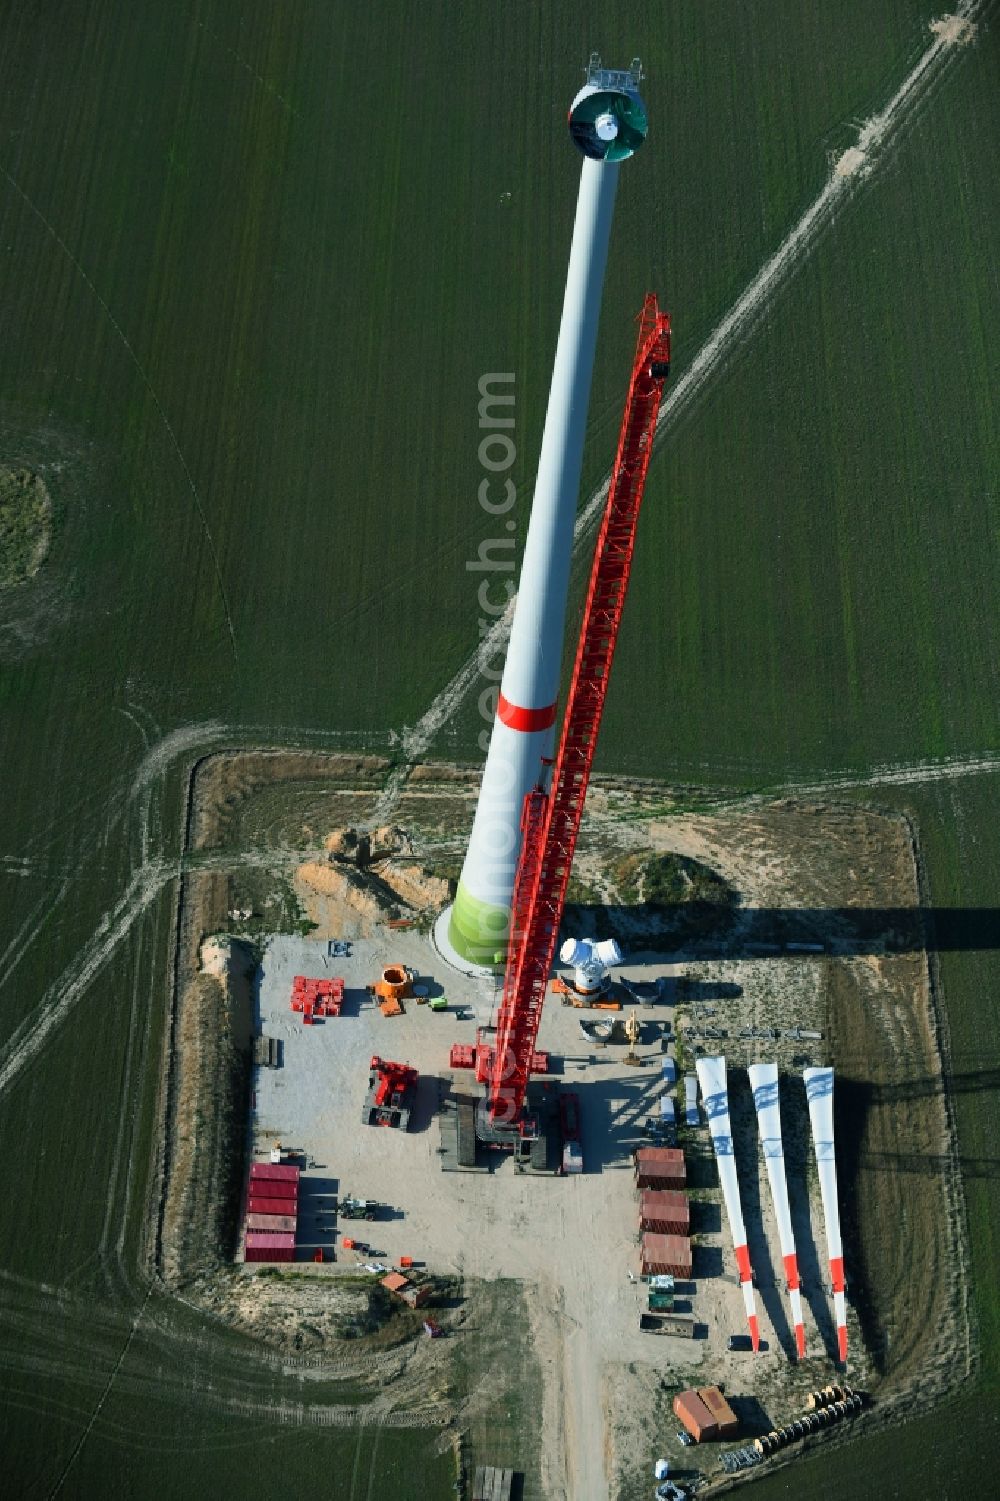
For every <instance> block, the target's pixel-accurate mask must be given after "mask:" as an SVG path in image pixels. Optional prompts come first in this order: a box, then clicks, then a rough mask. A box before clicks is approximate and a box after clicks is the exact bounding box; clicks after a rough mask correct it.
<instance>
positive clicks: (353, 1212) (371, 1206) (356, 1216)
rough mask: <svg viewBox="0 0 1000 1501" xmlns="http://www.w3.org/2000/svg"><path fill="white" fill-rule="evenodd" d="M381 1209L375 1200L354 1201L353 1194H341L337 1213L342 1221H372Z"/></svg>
mask: <svg viewBox="0 0 1000 1501" xmlns="http://www.w3.org/2000/svg"><path fill="white" fill-rule="evenodd" d="M381 1208H382V1205H381V1204H380V1203H379V1202H378V1200H377V1199H356V1198H355V1197H354V1196H353V1194H343V1195H342V1197H341V1199H340V1203H339V1205H338V1208H337V1213H338V1215H339V1217H340V1218H341V1219H343V1220H374V1219H377V1218H378V1212H379V1210H380V1209H381Z"/></svg>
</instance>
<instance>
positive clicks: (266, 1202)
mask: <svg viewBox="0 0 1000 1501" xmlns="http://www.w3.org/2000/svg"><path fill="white" fill-rule="evenodd" d="M246 1213H248V1214H291V1216H297V1214H299V1201H297V1199H260V1198H258V1196H257V1195H255V1193H251V1196H249V1198H248V1201H246Z"/></svg>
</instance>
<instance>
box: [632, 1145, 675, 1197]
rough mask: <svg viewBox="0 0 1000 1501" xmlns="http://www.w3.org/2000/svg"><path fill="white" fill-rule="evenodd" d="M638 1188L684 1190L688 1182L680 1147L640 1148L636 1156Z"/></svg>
mask: <svg viewBox="0 0 1000 1501" xmlns="http://www.w3.org/2000/svg"><path fill="white" fill-rule="evenodd" d="M635 1181H636V1187H637V1188H652V1189H662V1188H683V1187H684V1185H685V1183H686V1182H687V1169H686V1167H685V1165H684V1153H683V1152H682V1151H681V1149H680V1147H640V1149H639V1151H638V1152H636V1154H635Z"/></svg>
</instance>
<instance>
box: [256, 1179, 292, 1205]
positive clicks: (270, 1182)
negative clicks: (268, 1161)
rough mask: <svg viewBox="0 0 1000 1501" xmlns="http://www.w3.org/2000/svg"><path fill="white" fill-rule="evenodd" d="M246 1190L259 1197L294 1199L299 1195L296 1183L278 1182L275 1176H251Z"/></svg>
mask: <svg viewBox="0 0 1000 1501" xmlns="http://www.w3.org/2000/svg"><path fill="white" fill-rule="evenodd" d="M247 1192H248V1193H249V1194H251V1195H253V1196H255V1197H257V1198H261V1199H289V1200H295V1199H297V1198H298V1196H299V1185H298V1184H297V1183H279V1182H278V1181H277V1179H275V1178H251V1179H250V1182H249V1184H248V1185H247Z"/></svg>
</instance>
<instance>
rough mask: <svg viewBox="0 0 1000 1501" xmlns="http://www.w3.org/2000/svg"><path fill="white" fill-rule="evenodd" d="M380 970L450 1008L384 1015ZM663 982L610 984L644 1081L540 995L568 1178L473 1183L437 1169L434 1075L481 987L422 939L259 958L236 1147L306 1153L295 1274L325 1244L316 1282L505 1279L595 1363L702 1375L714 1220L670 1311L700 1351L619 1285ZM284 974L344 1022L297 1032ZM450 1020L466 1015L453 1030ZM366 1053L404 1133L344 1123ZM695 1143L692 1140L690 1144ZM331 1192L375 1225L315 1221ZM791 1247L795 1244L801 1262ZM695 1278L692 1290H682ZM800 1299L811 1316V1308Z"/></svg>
mask: <svg viewBox="0 0 1000 1501" xmlns="http://www.w3.org/2000/svg"><path fill="white" fill-rule="evenodd" d="M393 962H395V963H404V964H408V965H410V966H411V967H412V968H413V969H414V970H415V971H416V972H417V975H418V977H419V978H418V981H417V983H420V982H421V980H422V981H423V983H424V984H427V985H428V986H429V989H430V992H431V994H432V995H434V994H440V993H441V992H442V990H443V992H444V993H445V994H446V995H447V997H448V999H449V1002H450V1009H449V1010H448V1011H447V1012H443V1013H435V1012H432V1011H431V1010H430V1009H429V1007H427V1006H423V1005H421V1006H418V1005H417V1004H416V1003H415V1002H414V1001H413V1000H408V1001H407V1002H406V1014H405V1015H404V1016H399V1017H393V1018H385V1017H383V1016H382V1015H381V1013H380V1012H379V1011H378V1009H377V1007H376V1006H375V1004H374V1002H373V1000H372V999H371V997H370V996H369V995H368V994H367V992H366V989H365V987H366V985H367V984H369V983H372V982H373V981H375V980H377V979H378V978H379V976H380V974H381V970H382V967H383V966H384V965H386V964H388V963H393ZM435 965H436V966H437V967H436V968H435ZM677 972H678V966H676V965H671V964H669V963H667V962H664V961H663V960H658V959H653V960H652V961H651V962H650V963H648V964H643V963H641V962H634V963H630V964H627V965H626V966H624V967H623V969H622V970H621V973H622V974H623V975H624V976H626V977H627V978H630V979H633V980H636V981H639V982H644V994H645V995H646V996H648V1000H647V1004H645V1005H642V1006H639V1007H637V1010H638V1014H639V1018H640V1021H641V1022H642V1025H643V1034H642V1038H641V1040H640V1044H639V1048H638V1052H639V1053H640V1055H641V1056H644V1057H646V1058H647V1059H648V1062H647V1063H646V1065H645V1066H644V1067H639V1068H637V1067H633V1066H628V1065H626V1064H625V1063H624V1062H623V1059H624V1056H625V1051H626V1049H625V1047H624V1046H614V1045H612V1046H611V1047H609V1048H607V1049H606V1050H601V1049H595V1047H594V1045H593V1044H592V1043H590V1042H588V1041H587V1040H586V1039H585V1038H584V1037H583V1035H582V1033H581V1029H580V1025H579V1023H580V1020H581V1018H589V1019H591V1020H593V1019H594V1018H595V1017H597V1016H600V1015H601V1014H602V1013H598V1012H587V1011H578V1010H576V1009H573V1008H570V1007H565V1006H562V1005H560V1004H559V1003H558V1001H557V1000H556V999H555V998H554V997H550V999H549V1001H548V1003H547V1005H546V1009H545V1013H544V1015H543V1018H542V1024H541V1031H540V1036H539V1045H540V1047H542V1048H544V1049H547V1050H549V1051H550V1053H551V1054H552V1056H553V1071H554V1072H555V1073H556V1074H558V1075H559V1076H560V1080H561V1082H562V1083H563V1085H564V1086H566V1087H570V1088H578V1089H579V1090H580V1092H581V1102H582V1113H583V1140H584V1165H585V1171H584V1173H583V1174H582V1175H581V1176H579V1177H575V1178H557V1177H555V1176H552V1177H549V1176H536V1175H532V1174H529V1173H518V1172H516V1171H515V1169H514V1165H513V1163H512V1161H511V1160H510V1158H509V1157H507V1156H506V1155H504V1154H497V1155H496V1164H495V1168H494V1170H493V1171H492V1172H490V1173H480V1174H469V1173H461V1172H459V1173H447V1174H446V1173H442V1171H441V1166H440V1158H439V1155H438V1148H439V1145H440V1137H439V1131H438V1128H437V1123H436V1121H435V1118H434V1116H435V1110H436V1106H437V1101H438V1076H439V1075H440V1074H442V1073H444V1072H446V1071H447V1069H448V1052H449V1048H450V1046H451V1044H452V1043H453V1042H456V1041H464V1042H470V1043H471V1042H474V1040H475V1031H476V1025H477V1020H478V1021H479V1022H486V1021H488V1020H489V1018H490V1014H491V1010H492V1007H493V1004H494V1001H495V991H494V988H493V986H492V985H491V984H489V983H488V982H483V981H477V980H475V979H472V978H469V977H466V976H462V975H459V974H457V973H455V972H454V971H451V970H449V969H447V968H446V966H445V965H444V964H443V962H442V961H441V960H440V959H436V957H435V955H434V953H433V950H432V949H431V947H430V944H429V942H428V940H426V939H425V938H423V937H422V936H420V935H419V934H415V933H403V934H398V935H392V936H391V939H390V938H386V939H382V938H380V939H374V940H370V941H369V940H358V941H356V942H354V943H352V945H351V955H350V958H347V959H343V958H339V959H330V958H328V957H327V944H326V942H325V941H322V942H320V941H316V940H310V939H302V938H296V937H285V936H282V937H276V938H273V939H272V940H271V941H270V942H269V944H268V946H267V949H266V951H265V956H264V961H263V967H262V974H261V978H260V986H259V1010H260V1022H261V1026H262V1030H263V1031H264V1032H265V1034H267V1035H268V1036H273V1037H276V1038H278V1039H279V1040H280V1042H281V1044H282V1066H280V1067H278V1068H273V1069H272V1068H266V1067H260V1068H257V1069H255V1078H254V1097H253V1098H254V1108H253V1139H254V1149H255V1153H256V1155H257V1156H264V1155H266V1153H267V1152H268V1150H269V1149H270V1147H271V1145H272V1143H273V1142H274V1140H275V1139H280V1140H281V1142H282V1144H283V1145H284V1146H285V1147H286V1148H295V1149H298V1150H300V1151H301V1152H303V1153H305V1154H307V1158H308V1160H309V1162H310V1164H311V1165H310V1166H308V1167H307V1168H306V1169H305V1171H304V1173H303V1182H302V1188H301V1191H300V1229H299V1251H298V1256H299V1259H300V1260H304V1259H309V1258H310V1257H311V1254H312V1249H313V1248H314V1247H315V1246H317V1245H322V1246H324V1247H325V1248H326V1249H327V1251H328V1252H329V1251H330V1250H331V1249H332V1248H334V1247H336V1255H337V1263H336V1266H333V1267H330V1269H329V1271H330V1274H331V1275H336V1273H337V1271H338V1270H339V1269H343V1268H347V1267H350V1268H352V1269H353V1268H354V1266H355V1265H356V1262H357V1261H358V1260H362V1261H363V1260H366V1259H370V1258H375V1257H377V1259H379V1260H382V1261H384V1262H386V1263H387V1264H391V1263H393V1262H395V1261H397V1260H398V1258H399V1257H400V1256H401V1255H408V1256H412V1257H414V1258H415V1260H416V1262H417V1263H418V1265H424V1266H426V1268H427V1270H428V1271H430V1272H434V1271H438V1272H442V1273H444V1272H455V1271H458V1272H461V1273H462V1274H464V1275H468V1276H473V1277H481V1278H494V1277H516V1278H521V1279H524V1280H526V1281H528V1282H532V1283H535V1284H537V1285H540V1286H542V1287H544V1288H545V1289H547V1290H548V1292H549V1293H550V1294H551V1295H554V1296H555V1297H556V1298H557V1299H559V1301H560V1302H561V1305H562V1306H563V1307H564V1309H565V1310H566V1311H567V1312H570V1313H572V1311H573V1310H574V1309H576V1310H581V1311H582V1310H586V1311H587V1312H586V1316H585V1322H586V1323H587V1324H588V1325H589V1326H590V1327H589V1330H588V1333H589V1335H590V1338H591V1339H593V1341H594V1343H595V1344H596V1345H597V1346H598V1348H600V1349H601V1350H602V1352H603V1353H604V1354H605V1356H606V1357H607V1358H613V1359H616V1360H622V1359H639V1360H642V1361H644V1362H649V1363H651V1364H653V1365H656V1366H660V1365H663V1364H666V1363H670V1362H676V1363H684V1364H685V1365H687V1364H691V1363H697V1362H700V1361H701V1360H703V1359H704V1358H705V1357H706V1356H708V1357H709V1358H711V1359H715V1360H717V1359H718V1357H719V1356H720V1355H721V1354H722V1352H723V1351H724V1350H725V1344H726V1339H727V1336H728V1335H729V1334H730V1333H738V1332H741V1331H743V1330H744V1329H745V1321H744V1313H743V1305H742V1299H741V1296H740V1291H739V1287H738V1285H737V1283H736V1281H735V1278H734V1277H733V1276H732V1275H731V1272H732V1248H731V1244H730V1242H729V1237H728V1231H727V1230H726V1229H725V1227H724V1223H723V1222H722V1221H720V1220H719V1219H717V1220H716V1225H717V1226H718V1233H715V1234H711V1235H709V1236H706V1237H703V1239H704V1240H705V1242H706V1244H705V1246H704V1248H703V1249H702V1250H701V1251H700V1252H699V1251H696V1263H695V1276H696V1279H698V1280H696V1281H695V1282H693V1283H690V1284H687V1285H686V1286H685V1288H684V1296H683V1297H682V1298H681V1299H680V1300H679V1304H678V1307H679V1311H683V1312H689V1313H691V1314H693V1316H694V1318H695V1320H696V1322H698V1323H700V1324H701V1326H702V1328H703V1330H704V1337H703V1338H696V1339H695V1340H693V1341H692V1340H682V1339H674V1338H670V1337H657V1338H653V1337H651V1336H649V1335H644V1334H641V1333H639V1329H638V1319H639V1312H640V1308H641V1307H642V1306H644V1302H645V1289H644V1288H643V1287H642V1285H641V1284H636V1283H633V1282H632V1281H631V1280H630V1277H629V1273H630V1271H633V1272H634V1271H635V1270H637V1267H638V1252H637V1243H638V1238H639V1237H638V1214H637V1195H636V1192H635V1188H634V1185H633V1176H632V1171H631V1152H632V1149H633V1148H634V1147H635V1146H636V1145H638V1144H639V1143H640V1141H641V1140H644V1139H646V1138H644V1136H643V1126H644V1123H645V1121H646V1120H647V1119H648V1118H650V1117H652V1116H654V1115H655V1114H656V1113H657V1110H658V1106H657V1100H658V1098H659V1095H660V1093H661V1091H662V1084H661V1070H660V1060H661V1058H662V1041H661V1039H662V1036H663V1024H664V1023H665V1022H671V1023H672V1022H673V1011H674V1008H673V1006H672V1005H670V1004H658V1003H657V1002H656V999H655V987H654V985H653V983H652V982H653V981H655V980H656V979H658V978H659V977H661V976H675V975H676V974H677ZM745 973H746V969H745V968H744V975H745ZM296 974H304V975H307V976H315V977H320V976H334V975H339V976H342V977H343V979H344V981H345V1005H344V1012H343V1014H342V1015H341V1016H340V1017H338V1018H334V1019H329V1020H325V1021H323V1020H321V1021H319V1022H318V1023H317V1024H316V1025H315V1026H312V1027H307V1026H304V1025H303V1024H302V1020H301V1017H300V1016H299V1015H298V1014H296V1013H293V1012H292V1011H291V1010H290V1006H289V1001H290V995H291V988H292V980H293V977H294V976H295V975H296ZM674 989H675V987H674V986H672V985H669V986H667V987H665V993H666V994H667V995H669V996H672V995H673V994H674ZM459 1007H462V1008H468V1009H469V1010H470V1011H472V1012H473V1013H474V1015H469V1016H468V1019H466V1020H459V1018H458V1017H457V1015H456V1010H457V1009H458V1008H459ZM722 1046H723V1047H724V1046H725V1045H724V1044H723V1045H722ZM375 1053H378V1054H381V1055H382V1056H383V1057H386V1058H390V1059H394V1060H396V1061H399V1062H406V1063H410V1064H412V1065H413V1066H414V1067H416V1068H417V1069H418V1070H419V1072H420V1076H421V1078H420V1085H419V1090H418V1095H417V1102H416V1106H415V1109H414V1112H413V1119H412V1125H411V1130H410V1131H409V1132H408V1133H406V1134H401V1133H400V1132H398V1131H394V1130H390V1129H387V1128H380V1127H371V1126H363V1125H362V1124H361V1113H362V1107H363V1103H364V1097H365V1093H366V1091H367V1088H368V1067H369V1062H370V1059H371V1056H372V1055H373V1054H375ZM470 1077H471V1076H470ZM701 1134H704V1135H705V1137H706V1138H707V1132H700V1133H699V1135H701ZM346 1193H351V1194H354V1195H356V1196H358V1197H362V1198H370V1199H375V1200H377V1201H379V1203H380V1204H382V1205H385V1206H387V1208H386V1209H384V1210H383V1211H382V1213H381V1214H380V1215H379V1217H378V1219H377V1220H376V1221H375V1222H374V1223H366V1222H365V1221H363V1220H362V1221H346V1220H343V1221H340V1222H338V1221H336V1220H335V1219H334V1218H333V1216H332V1215H331V1214H330V1213H329V1211H330V1209H331V1207H332V1204H333V1196H334V1195H336V1194H340V1195H343V1194H346ZM758 1202H759V1204H760V1211H761V1219H762V1221H763V1222H762V1224H761V1225H760V1232H762V1233H763V1234H764V1235H766V1237H767V1239H768V1241H773V1242H774V1247H773V1252H774V1262H775V1264H777V1265H779V1266H780V1251H779V1248H778V1246H777V1238H776V1232H775V1228H774V1225H773V1223H772V1213H771V1206H770V1203H769V1199H768V1197H767V1196H766V1194H762V1195H760V1198H759V1201H758ZM813 1224H814V1226H815V1227H816V1229H817V1230H818V1232H819V1239H818V1240H817V1243H816V1246H815V1255H816V1259H817V1261H818V1262H819V1264H822V1258H823V1257H824V1255H825V1250H824V1246H823V1242H822V1231H821V1228H820V1226H821V1221H817V1220H816V1219H815V1218H814V1220H813ZM713 1228H714V1227H713ZM344 1234H347V1235H348V1236H354V1235H356V1236H357V1238H359V1239H361V1240H362V1241H364V1242H366V1243H367V1244H368V1245H369V1246H370V1247H371V1251H370V1255H369V1256H361V1257H358V1256H356V1255H355V1254H354V1253H352V1252H351V1251H345V1250H344V1249H343V1247H342V1237H343V1235H344ZM803 1249H804V1248H803V1247H801V1246H800V1255H801V1253H802V1251H803ZM699 1264H700V1265H701V1267H702V1268H703V1269H704V1271H705V1273H706V1275H702V1276H700V1277H699ZM318 1270H319V1268H317V1271H318ZM807 1302H808V1300H807ZM817 1302H818V1303H825V1299H824V1298H823V1297H822V1294H821V1293H820V1295H819V1298H818V1299H817ZM759 1303H761V1304H762V1306H760V1307H759V1312H760V1314H761V1332H762V1335H763V1337H764V1339H765V1340H767V1341H768V1347H769V1353H768V1355H767V1356H766V1357H763V1358H764V1359H767V1360H776V1361H779V1362H782V1363H784V1362H785V1360H786V1359H787V1357H786V1355H784V1354H783V1353H782V1350H781V1344H782V1341H783V1339H784V1337H785V1335H786V1333H787V1330H786V1328H785V1322H786V1310H785V1309H784V1307H783V1305H784V1303H785V1299H784V1297H783V1296H782V1295H781V1294H780V1293H779V1292H778V1290H777V1289H775V1290H774V1292H773V1293H772V1294H771V1295H770V1296H768V1295H765V1296H764V1298H763V1299H762V1300H759ZM769 1307H773V1310H774V1313H775V1315H776V1318H777V1321H778V1324H777V1328H775V1327H774V1326H773V1325H772V1323H771V1319H770V1318H769V1314H768V1309H769ZM816 1312H817V1313H818V1314H819V1317H820V1321H821V1328H820V1329H817V1328H816V1327H815V1325H813V1323H812V1321H811V1320H810V1319H809V1313H808V1309H807V1320H809V1323H808V1326H807V1333H808V1337H809V1339H810V1345H811V1351H812V1352H813V1353H815V1354H820V1351H821V1349H822V1346H823V1344H824V1343H825V1338H824V1336H826V1335H827V1332H828V1331H827V1329H826V1328H823V1327H822V1325H824V1324H826V1323H827V1322H828V1315H826V1313H825V1308H823V1307H820V1306H818V1307H817V1310H816ZM732 1359H733V1357H730V1360H732ZM728 1363H729V1362H727V1364H728Z"/></svg>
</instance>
